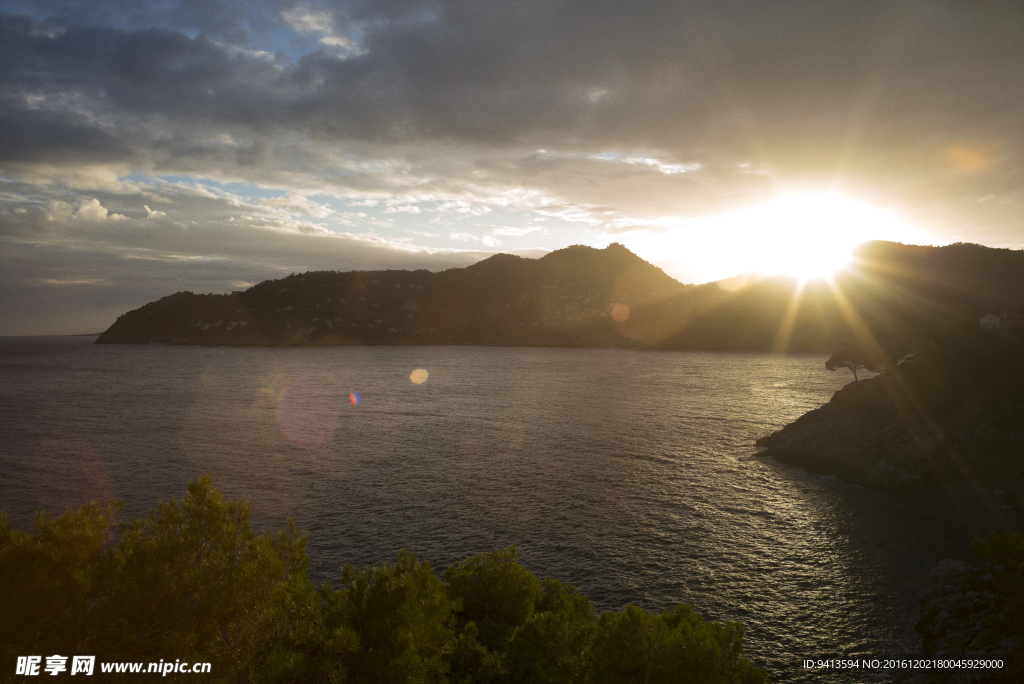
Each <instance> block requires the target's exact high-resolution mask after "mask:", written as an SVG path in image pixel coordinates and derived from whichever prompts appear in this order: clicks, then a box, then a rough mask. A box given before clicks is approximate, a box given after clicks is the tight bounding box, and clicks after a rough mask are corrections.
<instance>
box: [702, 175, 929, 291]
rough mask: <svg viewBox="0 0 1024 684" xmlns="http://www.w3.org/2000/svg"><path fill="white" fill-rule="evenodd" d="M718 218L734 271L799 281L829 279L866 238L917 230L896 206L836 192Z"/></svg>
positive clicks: (902, 237)
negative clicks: (886, 206) (878, 203)
mask: <svg viewBox="0 0 1024 684" xmlns="http://www.w3.org/2000/svg"><path fill="white" fill-rule="evenodd" d="M715 223H716V224H717V228H718V229H719V230H720V231H721V232H720V234H719V235H720V237H721V238H723V239H727V240H729V241H730V242H731V245H730V246H729V247H727V248H726V249H725V250H724V251H721V252H719V253H721V254H723V259H728V260H729V261H731V262H732V263H733V264H734V265H733V268H732V269H731V270H732V271H733V272H737V273H738V272H743V271H748V272H749V271H752V272H757V273H759V274H761V275H781V276H789V277H792V278H796V279H797V280H799V281H801V282H806V281H808V280H813V279H817V278H822V279H826V280H828V279H831V278H832V277H833V275H834V274H835V273H836V272H837V271H839V270H841V269H842V268H843V267H845V266H846V265H848V264H849V262H850V260H851V258H852V252H853V248H854V247H856V246H857V245H859V244H861V243H863V242H867V241H869V240H891V241H897V242H911V241H914V240H915V237H916V234H917V232H918V231H916V230H915V229H914V227H913V226H912V225H911V224H910V223H909V222H907V221H906V220H905V219H903V218H902V217H901V216H899V215H898V214H897V213H896V212H892V211H888V210H886V209H883V208H881V207H877V206H873V205H871V204H869V203H866V202H862V201H858V200H856V199H853V198H851V197H847V196H844V195H841V194H838V193H832V192H828V193H802V194H789V195H780V196H779V197H777V198H775V199H773V200H771V201H769V202H766V203H764V204H761V205H757V206H754V207H750V208H748V209H744V210H741V211H737V212H734V213H730V214H728V215H725V216H722V217H719V220H718V221H716V222H715ZM724 265H725V264H723V266H724Z"/></svg>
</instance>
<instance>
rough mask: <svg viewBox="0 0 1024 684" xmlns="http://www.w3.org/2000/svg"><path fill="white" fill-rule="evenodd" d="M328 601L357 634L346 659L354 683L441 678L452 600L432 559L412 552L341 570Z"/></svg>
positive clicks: (334, 615)
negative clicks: (390, 561)
mask: <svg viewBox="0 0 1024 684" xmlns="http://www.w3.org/2000/svg"><path fill="white" fill-rule="evenodd" d="M341 583H342V588H341V589H340V590H339V591H337V592H335V593H334V594H333V595H331V596H330V598H329V600H328V601H327V603H326V606H325V611H324V612H325V617H326V619H327V620H328V622H333V621H335V620H338V621H340V622H342V623H343V624H345V625H346V626H347V627H349V628H350V629H351V630H352V631H353V632H354V633H355V634H356V635H357V637H358V638H359V649H358V650H357V651H354V652H353V653H351V654H349V655H348V657H347V658H346V662H347V664H348V671H349V673H350V681H352V682H443V681H445V679H444V674H445V673H446V672H447V669H448V664H447V661H446V658H445V656H447V655H448V653H449V652H450V651H451V650H452V646H453V642H454V641H455V628H454V623H455V615H454V611H453V608H454V606H453V604H452V602H451V600H450V599H449V598H448V595H447V593H446V592H445V589H444V586H443V585H442V584H441V580H440V579H438V577H437V576H436V575H435V574H433V573H432V572H431V571H430V564H429V563H426V562H418V561H417V560H416V556H414V555H413V554H411V553H409V552H408V551H404V550H403V551H401V552H399V554H398V561H397V562H396V563H395V564H394V565H385V566H381V567H376V568H370V569H368V570H365V571H362V572H360V571H358V570H356V569H355V568H354V567H352V566H351V565H349V566H347V567H345V568H344V569H343V570H342V573H341Z"/></svg>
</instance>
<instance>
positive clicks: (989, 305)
mask: <svg viewBox="0 0 1024 684" xmlns="http://www.w3.org/2000/svg"><path fill="white" fill-rule="evenodd" d="M1021 304H1024V252H1021V251H1013V250H998V249H993V248H988V247H983V246H980V245H964V244H957V245H949V246H945V247H922V246H916V245H902V244H900V243H887V242H871V243H865V244H864V245H862V246H861V247H860V248H859V249H858V250H857V259H856V263H855V265H854V266H853V267H852V268H851V269H850V270H848V271H847V272H845V273H842V274H840V275H838V276H837V277H836V279H835V282H834V283H832V284H827V283H824V282H812V283H808V284H806V285H804V286H800V285H799V284H798V283H797V282H796V281H794V280H787V279H785V278H778V277H776V278H752V277H746V276H743V277H737V278H734V279H729V280H728V281H716V282H713V283H706V284H703V285H687V284H683V283H680V282H678V281H676V280H675V279H673V278H671V277H670V276H668V275H667V274H666V273H665V272H664V271H663V270H662V269H660V268H658V267H656V266H654V265H652V264H650V263H648V262H646V261H644V260H643V259H641V258H640V257H639V256H637V255H635V254H633V253H632V252H630V251H629V250H628V249H627V248H626V247H624V246H623V245H621V244H618V243H614V244H612V245H609V246H608V247H606V248H604V249H595V248H592V247H586V246H582V245H573V246H570V247H566V248H564V249H561V250H556V251H554V252H550V253H548V254H546V255H544V256H543V257H541V258H539V259H527V258H524V257H519V256H515V255H511V254H496V255H493V256H491V257H489V258H487V259H484V260H482V261H480V262H477V263H475V264H473V265H471V266H467V267H465V268H454V269H448V270H446V271H441V272H437V273H435V272H430V271H426V270H418V271H396V270H383V271H347V272H334V271H319V272H307V273H302V274H292V275H291V276H288V277H287V278H282V279H278V280H267V281H264V282H262V283H259V284H257V285H255V286H253V287H251V288H249V289H247V290H245V291H242V292H236V293H232V294H224V295H214V294H208V295H198V294H194V293H191V292H187V291H186V292H179V293H176V294H173V295H169V296H167V297H163V298H161V299H160V300H157V301H156V302H151V303H149V304H146V305H144V306H143V307H140V308H139V309H135V310H133V311H129V312H127V313H125V314H124V315H122V316H120V317H119V318H118V319H117V321H115V323H114V324H113V325H111V326H110V328H108V329H107V330H106V331H104V332H103V333H102V334H101V335H100V337H99V338H98V339H97V343H99V344H109V343H152V342H158V343H165V344H192V345H195V344H198V345H212V346H219V345H229V346H253V345H263V346H301V345H361V344H391V345H402V344H427V345H436V344H481V345H498V346H567V347H630V348H642V349H703V350H738V349H745V350H758V349H764V350H786V349H788V350H800V351H811V350H814V351H821V350H827V349H832V348H836V347H838V346H843V345H845V344H849V343H851V341H854V340H858V339H862V338H864V337H865V336H868V337H871V338H872V339H877V340H878V341H879V342H880V343H885V342H892V341H913V340H920V339H923V338H925V337H927V336H928V335H930V334H933V333H934V332H935V331H937V330H940V329H942V328H943V327H944V326H946V325H948V324H949V323H950V322H953V321H955V320H962V319H965V318H967V317H971V316H980V315H983V314H984V313H986V312H988V311H990V310H1000V309H1013V308H1017V307H1020V305H1021Z"/></svg>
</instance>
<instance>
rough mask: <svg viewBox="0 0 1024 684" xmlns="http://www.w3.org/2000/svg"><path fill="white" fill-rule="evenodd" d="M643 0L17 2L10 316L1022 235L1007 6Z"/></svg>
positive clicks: (802, 262)
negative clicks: (190, 295)
mask: <svg viewBox="0 0 1024 684" xmlns="http://www.w3.org/2000/svg"><path fill="white" fill-rule="evenodd" d="M650 9H651V11H640V10H639V9H638V8H637V7H630V6H627V5H623V6H608V7H602V8H594V7H591V6H589V5H586V6H584V5H582V4H578V3H577V2H576V1H575V0H559V1H557V2H545V3H541V2H532V0H523V1H522V2H517V3H510V4H508V5H505V4H499V5H487V6H483V5H480V6H464V5H462V4H460V3H457V2H447V1H446V2H440V3H435V4H431V5H430V6H429V7H427V6H425V5H424V6H423V7H420V6H419V5H417V4H416V3H413V4H410V5H408V6H406V5H405V4H399V5H396V4H394V3H386V2H374V1H371V2H365V3H350V2H346V1H345V0H337V1H326V0H324V1H320V0H309V1H304V2H277V0H262V1H258V2H247V3H241V2H235V1H234V0H226V1H225V2H223V3H219V4H217V9H216V11H214V10H213V9H211V10H210V11H209V12H204V13H197V12H195V11H194V10H190V9H189V6H188V5H187V4H180V6H179V4H176V3H175V2H170V3H144V4H140V5H138V6H137V7H136V8H135V10H134V11H133V13H131V14H126V13H124V12H123V11H122V7H121V5H120V4H119V3H118V2H115V1H114V0H98V1H97V2H90V3H88V4H83V3H81V2H80V1H79V0H58V1H57V2H42V1H41V0H13V1H12V2H9V3H7V4H6V5H5V8H4V10H3V12H0V22H2V28H3V30H4V31H5V32H6V33H5V34H4V35H5V36H6V37H7V38H6V39H5V46H6V52H5V55H4V59H5V60H6V61H5V68H4V69H3V70H2V72H0V73H2V74H3V75H2V76H0V92H2V93H3V94H4V98H3V99H2V100H0V117H2V118H3V122H4V125H3V126H0V241H2V244H3V248H2V250H0V335H18V334H75V333H86V332H96V331H98V330H102V329H104V328H106V327H107V326H109V325H110V324H111V323H112V322H113V321H114V320H115V319H116V317H117V316H118V315H120V314H122V313H124V312H126V311H129V310H131V309H134V308H137V307H139V306H141V305H143V304H145V303H146V302H149V301H153V300H155V299H157V298H159V297H161V296H164V295H166V294H169V293H173V292H177V291H181V290H192V291H195V292H230V291H232V290H237V289H243V288H245V287H248V286H251V285H253V284H255V283H258V282H261V281H263V280H267V279H273V278H280V277H282V276H285V275H287V274H289V273H292V272H303V271H316V270H339V271H346V270H353V269H367V270H377V269H420V268H425V269H429V270H435V271H436V270H443V269H446V268H452V267H462V266H467V265H469V264H472V263H474V262H476V261H479V260H481V259H484V258H486V257H488V256H490V255H492V254H495V253H499V252H507V253H514V254H520V255H523V256H530V257H538V256H541V255H543V254H545V253H547V252H550V251H552V250H556V249H561V248H564V247H567V246H569V245H573V244H584V245H589V246H592V247H597V248H601V247H605V246H607V245H608V244H610V243H612V242H619V243H622V244H624V245H625V246H626V247H627V248H629V249H630V250H631V251H633V252H634V253H636V254H637V255H639V256H640V257H642V258H644V259H646V260H647V261H649V262H651V263H653V264H655V265H657V266H659V267H661V268H662V269H664V270H665V272H666V273H668V274H669V275H671V276H672V277H674V278H676V279H677V280H679V281H681V282H684V283H703V282H709V281H714V280H719V279H723V278H728V277H731V276H735V275H738V274H741V273H746V272H759V273H762V274H782V275H790V276H793V277H796V278H798V279H807V278H811V277H825V278H827V277H829V276H830V275H831V274H832V273H833V272H834V271H835V269H837V268H841V267H842V266H843V264H844V260H845V259H846V258H848V254H849V250H850V249H851V248H852V247H853V246H855V245H857V244H860V243H862V242H865V241H868V240H890V241H896V242H903V243H911V244H931V245H945V244H950V243H954V242H974V243H979V244H983V245H986V246H989V247H1005V248H1011V249H1020V248H1022V247H1024V218H1022V217H1024V194H1022V193H1021V192H1020V183H1019V169H1020V168H1021V166H1022V165H1024V144H1022V141H1021V133H1020V127H1019V126H1017V125H1016V124H1014V123H1013V121H1015V119H1014V118H1013V116H1014V115H1013V112H1016V111H1018V110H1019V109H1020V107H1021V106H1024V94H1021V92H1020V89H1019V88H1016V87H1014V86H1015V84H1016V81H1017V68H1016V65H1017V64H1019V63H1020V62H1021V61H1024V36H1022V35H1021V29H1020V27H1021V26H1024V7H1022V6H1017V5H1014V4H1009V3H1003V4H1000V3H995V4H989V5H986V6H984V7H961V6H954V5H950V6H943V7H935V8H932V9H931V10H930V11H924V10H923V9H922V8H916V7H902V6H900V7H896V6H893V7H889V6H886V7H883V8H879V7H874V6H867V5H865V6H856V7H851V6H850V5H849V3H838V2H837V3H834V4H832V5H830V3H828V2H826V3H814V4H813V5H810V4H809V5H801V4H799V3H797V4H795V5H794V6H793V8H792V11H782V10H781V9H779V10H778V11H776V10H771V9H765V8H764V6H763V4H762V3H756V2H752V1H751V2H745V1H741V2H739V3H736V4H735V6H734V7H732V8H731V9H727V8H725V7H724V6H718V5H716V6H714V7H697V6H693V7H691V6H688V5H686V4H684V3H670V4H667V5H665V6H661V5H656V6H652V7H651V8H650ZM755 37H756V38H755ZM1015 55H1016V57H1015Z"/></svg>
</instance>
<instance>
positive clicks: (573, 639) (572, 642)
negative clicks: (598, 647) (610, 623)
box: [504, 578, 597, 684]
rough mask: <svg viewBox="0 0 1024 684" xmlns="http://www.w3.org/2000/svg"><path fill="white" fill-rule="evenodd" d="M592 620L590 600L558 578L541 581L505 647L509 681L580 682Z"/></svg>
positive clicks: (592, 627) (587, 652)
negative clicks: (528, 612) (531, 606)
mask: <svg viewBox="0 0 1024 684" xmlns="http://www.w3.org/2000/svg"><path fill="white" fill-rule="evenodd" d="M596 622H597V613H596V612H595V611H594V607H593V606H592V605H591V604H590V599H588V598H587V597H586V596H584V595H582V594H580V593H578V592H577V591H576V589H575V588H574V587H572V586H570V585H567V584H562V583H561V582H559V581H558V580H554V579H550V578H549V579H545V580H543V581H542V582H541V592H540V594H539V595H538V597H537V601H536V604H535V606H534V612H533V614H532V615H530V617H529V618H528V619H527V620H526V622H525V623H523V625H522V626H520V627H519V628H518V629H516V630H515V633H514V634H513V636H512V639H511V641H510V642H509V644H508V647H507V648H506V649H505V657H504V661H505V663H504V666H505V671H506V672H507V673H508V677H509V679H510V681H515V682H526V683H529V682H538V683H540V682H550V684H563V683H568V682H581V681H584V677H585V673H586V670H587V663H588V659H589V656H590V646H591V643H592V642H593V635H594V628H595V626H596Z"/></svg>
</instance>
